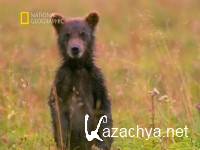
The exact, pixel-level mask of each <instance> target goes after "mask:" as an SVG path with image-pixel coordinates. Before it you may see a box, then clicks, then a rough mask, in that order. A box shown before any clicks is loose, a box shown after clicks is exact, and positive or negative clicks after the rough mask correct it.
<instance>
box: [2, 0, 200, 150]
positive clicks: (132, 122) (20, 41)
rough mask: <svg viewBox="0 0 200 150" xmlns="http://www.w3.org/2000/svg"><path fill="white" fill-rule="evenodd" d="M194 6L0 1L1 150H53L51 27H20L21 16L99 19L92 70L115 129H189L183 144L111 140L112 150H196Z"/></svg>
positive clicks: (186, 1) (199, 24)
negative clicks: (156, 97)
mask: <svg viewBox="0 0 200 150" xmlns="http://www.w3.org/2000/svg"><path fill="white" fill-rule="evenodd" d="M199 8H200V2H199V1H198V0H182V1H181V0H177V1H172V0H159V1H146V0H136V1H132V0H126V1H120V0H111V1H102V0H96V1H90V0H86V1H80V0H79V1H71V0H69V1H64V0H62V1H59V2H56V1H55V2H54V1H51V2H50V1H46V0H44V1H38V0H36V1H31V2H30V1H25V0H22V1H5V0H2V1H1V2H0V18H1V23H0V33H1V34H0V149H55V144H54V142H53V138H52V130H51V120H50V115H49V114H50V113H49V108H48V105H47V101H48V100H47V98H48V94H49V91H50V87H51V83H52V81H53V78H54V75H55V70H56V68H57V67H58V66H59V61H60V58H59V55H58V50H57V46H56V35H55V34H54V32H53V29H52V27H51V25H50V24H44V25H27V26H22V25H20V24H19V18H18V14H19V12H20V11H26V10H27V11H48V12H60V13H62V14H63V15H65V16H70V17H76V16H84V15H87V13H89V12H90V11H93V10H96V11H98V12H99V14H100V23H99V24H98V28H97V33H96V35H97V43H96V45H97V46H96V52H95V53H96V63H97V64H98V66H100V67H101V68H102V71H103V73H104V74H105V77H106V82H107V85H108V89H109V92H110V93H109V94H110V96H111V99H112V108H113V120H114V126H115V127H134V126H136V125H137V124H138V125H141V126H143V127H150V125H151V100H150V99H149V94H148V91H150V90H152V89H153V88H156V89H158V90H159V91H160V94H161V95H166V96H167V97H168V102H159V101H156V102H155V111H156V112H155V113H156V117H155V120H154V122H155V126H156V127H160V128H166V127H184V125H187V126H188V127H189V131H190V133H189V138H177V137H175V138H174V139H151V140H154V141H155V142H154V144H152V142H151V140H149V141H146V140H144V139H126V140H123V139H115V142H114V144H113V149H116V148H121V149H122V150H131V149H136V150H137V149H138V150H143V149H177V150H179V149H180V150H182V149H187V150H189V149H191V150H193V149H199V148H200V142H199V141H200V128H199V125H200V116H199V112H198V110H197V109H196V107H195V106H196V105H197V104H199V100H200V49H199V43H200V38H199V34H200V21H199V17H200V13H199Z"/></svg>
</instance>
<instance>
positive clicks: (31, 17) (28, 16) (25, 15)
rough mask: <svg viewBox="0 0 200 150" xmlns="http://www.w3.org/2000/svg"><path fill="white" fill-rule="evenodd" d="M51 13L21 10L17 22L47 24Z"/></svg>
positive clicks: (22, 23)
mask: <svg viewBox="0 0 200 150" xmlns="http://www.w3.org/2000/svg"><path fill="white" fill-rule="evenodd" d="M50 17H51V13H49V12H44V11H22V12H20V13H19V23H20V24H21V25H29V24H49V23H51V19H50Z"/></svg>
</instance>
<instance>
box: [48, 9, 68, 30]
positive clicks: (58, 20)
mask: <svg viewBox="0 0 200 150" xmlns="http://www.w3.org/2000/svg"><path fill="white" fill-rule="evenodd" d="M64 22H65V19H64V17H63V16H62V15H60V14H58V13H52V14H51V23H52V25H53V26H54V28H55V29H56V32H57V33H59V31H60V29H61V27H62V25H63V24H64Z"/></svg>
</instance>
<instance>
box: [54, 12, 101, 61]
mask: <svg viewBox="0 0 200 150" xmlns="http://www.w3.org/2000/svg"><path fill="white" fill-rule="evenodd" d="M98 21H99V16H98V14H97V13H96V12H92V13H90V14H89V15H88V16H87V17H85V18H73V19H65V18H64V17H63V16H62V15H60V14H55V13H54V14H52V16H51V22H52V24H53V26H54V28H55V30H56V33H57V35H58V45H59V47H60V50H61V54H62V56H63V57H64V58H65V59H71V60H74V59H76V60H77V59H81V58H84V57H87V56H89V55H90V54H91V53H92V49H93V42H94V30H95V27H96V25H97V23H98Z"/></svg>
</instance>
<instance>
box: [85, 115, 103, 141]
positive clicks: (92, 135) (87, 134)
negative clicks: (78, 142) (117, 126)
mask: <svg viewBox="0 0 200 150" xmlns="http://www.w3.org/2000/svg"><path fill="white" fill-rule="evenodd" d="M88 118H89V115H88V114H86V115H85V135H86V138H87V140H88V141H92V140H93V139H95V138H96V139H98V140H99V141H103V140H102V139H101V138H100V136H99V135H98V131H99V128H100V124H101V122H102V120H103V119H104V118H105V121H103V122H104V123H107V116H106V115H104V116H102V117H101V118H100V120H99V123H98V124H97V128H96V130H94V131H91V134H89V133H88V126H87V122H88Z"/></svg>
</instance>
